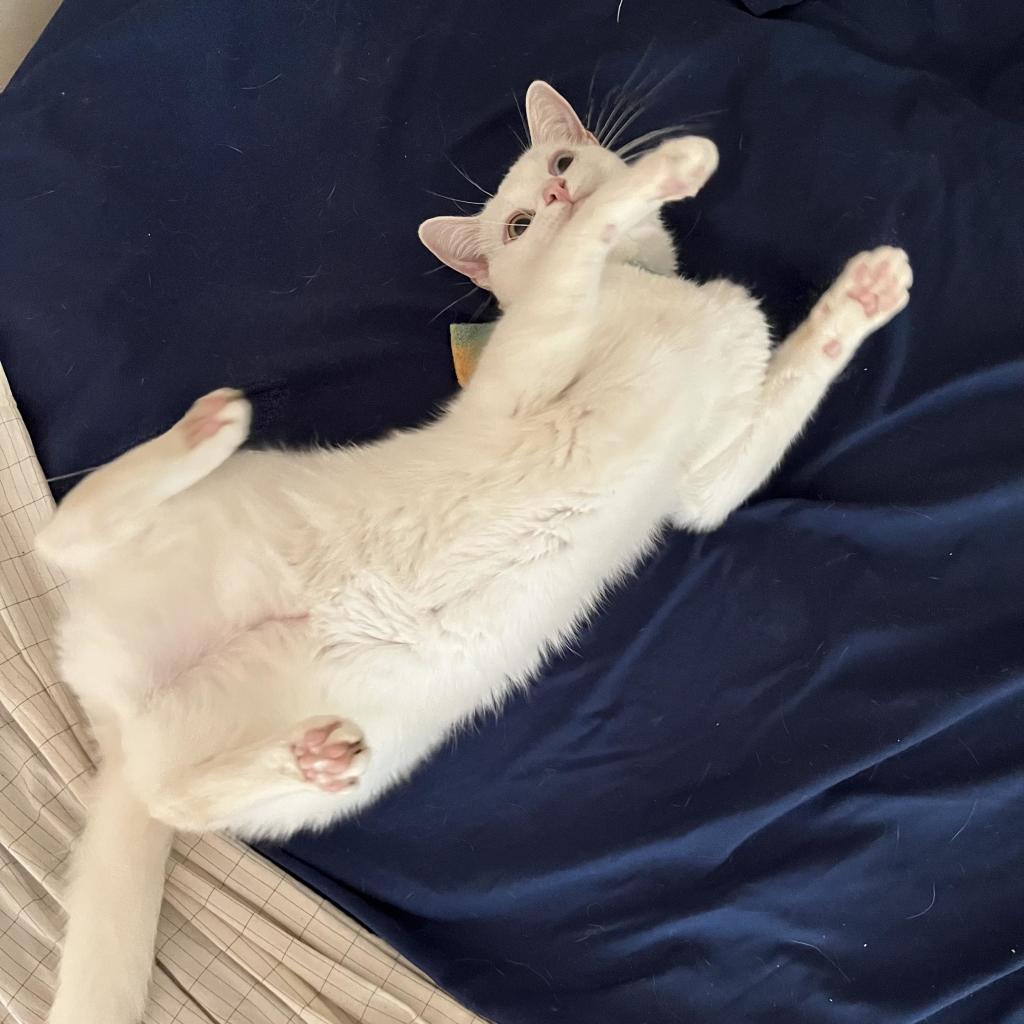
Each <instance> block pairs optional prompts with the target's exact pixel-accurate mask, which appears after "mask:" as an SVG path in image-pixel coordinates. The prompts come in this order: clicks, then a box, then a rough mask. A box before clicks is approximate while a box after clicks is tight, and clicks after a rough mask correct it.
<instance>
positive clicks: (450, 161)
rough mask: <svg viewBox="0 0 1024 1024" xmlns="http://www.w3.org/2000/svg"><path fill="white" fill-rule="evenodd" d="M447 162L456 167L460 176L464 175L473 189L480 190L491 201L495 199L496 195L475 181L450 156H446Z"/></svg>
mask: <svg viewBox="0 0 1024 1024" xmlns="http://www.w3.org/2000/svg"><path fill="white" fill-rule="evenodd" d="M445 160H447V161H448V163H450V164H451V165H452V167H454V168H455V170H456V171H457V172H458V173H459V174H460V175H462V177H463V178H465V180H466V181H468V182H469V183H470V185H472V186H473V188H476V189H479V190H480V191H481V192H482V193H483V194H484V195H485V196H487V197H488V198H489V199H493V198H494V193H493V192H488V191H487V189H485V188H484V187H483V185H481V184H479V183H478V182H476V181H474V180H473V179H472V178H471V177H470V176H469V175H468V174H467V173H466V172H465V171H464V170H463V169H462V168H461V167H460V166H459V165H458V164H457V163H456V162H455V161H454V160H453V159H452V158H451V157H450V156H445Z"/></svg>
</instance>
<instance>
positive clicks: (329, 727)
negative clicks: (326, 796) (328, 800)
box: [292, 718, 369, 793]
mask: <svg viewBox="0 0 1024 1024" xmlns="http://www.w3.org/2000/svg"><path fill="white" fill-rule="evenodd" d="M292 753H293V754H294V756H295V765H296V767H297V768H298V770H299V773H300V775H301V776H302V778H303V779H304V780H305V781H306V782H310V783H312V784H313V785H314V786H316V787H317V788H318V789H322V790H323V791H324V792H325V793H340V792H342V791H343V790H346V789H350V788H351V787H352V786H354V785H356V783H357V782H358V780H359V776H360V775H362V774H363V772H364V771H365V770H366V764H367V761H368V760H369V751H368V750H367V749H366V742H365V740H364V738H363V733H362V730H361V729H360V728H359V726H357V725H355V724H354V723H353V722H349V721H347V720H345V719H339V718H317V719H312V720H310V721H308V722H306V723H305V724H304V725H303V726H302V727H301V728H300V729H299V732H298V737H297V739H296V740H295V742H293V743H292Z"/></svg>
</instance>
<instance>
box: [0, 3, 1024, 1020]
mask: <svg viewBox="0 0 1024 1024" xmlns="http://www.w3.org/2000/svg"><path fill="white" fill-rule="evenodd" d="M637 69H639V70H637ZM631 74H632V75H633V84H634V85H637V86H639V85H642V84H643V83H645V82H648V84H653V83H656V82H663V84H662V85H661V87H660V89H658V91H657V92H656V94H655V95H654V96H653V97H651V98H650V101H649V109H648V111H647V112H646V113H645V114H644V115H643V117H642V118H640V119H639V120H638V121H637V122H636V124H635V126H634V127H635V129H636V131H637V132H638V133H639V132H643V131H646V130H649V129H651V128H654V127H658V126H661V125H664V124H671V123H677V122H679V121H684V120H693V121H694V122H695V123H696V124H697V125H698V126H699V127H700V128H701V130H704V131H706V132H707V134H709V135H710V136H711V137H712V138H714V140H715V141H716V142H717V144H718V146H719V149H720V152H721V165H720V170H719V172H718V173H717V174H716V176H715V178H714V179H713V181H712V182H711V183H710V184H709V186H708V187H707V189H706V190H705V191H704V192H703V193H702V194H701V196H700V197H699V198H698V199H697V200H695V201H694V202H692V203H686V204H680V205H678V206H677V207H675V208H673V209H672V210H671V212H670V213H669V215H668V216H669V221H670V223H671V226H672V227H673V229H674V231H675V232H676V233H677V236H678V237H679V238H680V240H681V247H682V259H681V267H682V269H683V271H684V272H686V273H688V274H691V275H693V276H696V277H699V278H710V277H714V276H720V275H727V276H731V277H733V278H735V279H737V280H739V281H742V282H744V283H746V284H748V285H749V286H751V287H752V288H753V289H754V290H755V291H756V293H757V294H759V295H762V296H763V297H764V305H765V308H766V310H767V311H768V313H769V314H770V316H771V317H772V319H773V321H774V323H775V324H776V325H777V327H778V329H779V333H780V334H781V333H782V332H784V331H785V330H786V329H788V328H789V327H791V326H793V325H794V324H795V323H796V322H798V320H799V319H800V318H801V316H802V315H803V314H804V313H805V312H806V311H807V309H809V307H810V305H811V303H812V301H813V299H814V297H815V296H816V295H817V294H818V293H819V292H820V291H821V290H822V289H823V288H824V287H825V286H826V285H827V284H828V283H829V281H830V280H831V278H832V277H833V276H834V275H835V274H836V273H837V272H838V270H839V269H840V267H841V265H842V263H843V262H844V261H845V259H846V258H847V257H848V256H850V255H852V254H853V253H855V252H857V251H858V250H860V249H864V248H869V247H873V246H875V245H878V244H900V245H903V246H904V247H905V248H907V249H908V251H909V252H910V255H911V259H912V261H913V263H914V268H915V275H916V280H915V286H914V291H913V298H912V301H911V306H910V308H909V309H908V310H907V311H906V312H905V313H903V314H902V315H901V316H900V317H899V318H898V319H897V320H896V321H895V322H894V323H893V324H891V325H890V326H889V327H888V328H886V329H885V330H884V331H882V332H880V334H879V335H877V336H876V337H875V338H874V339H872V340H871V341H870V342H869V343H867V344H866V345H865V346H864V347H863V348H862V349H861V350H860V352H859V353H858V355H857V356H856V358H855V359H854V361H853V364H852V365H851V366H850V368H849V370H848V372H847V373H846V374H845V375H844V376H843V378H842V379H841V380H840V381H839V382H838V383H837V384H836V386H835V388H834V390H833V391H832V393H831V394H830V396H829V398H828V400H827V401H826V403H825V405H824V407H823V408H822V410H821V412H820V413H819V415H818V416H817V417H816V418H815V420H814V422H813V423H812V425H811V427H810V429H809V430H808V431H807V433H806V435H805V437H804V438H803V439H802V440H801V441H800V442H799V444H798V445H797V446H796V448H795V449H794V450H793V451H792V452H791V454H790V455H789V457H788V458H787V459H786V461H785V464H784V466H783V467H782V469H781V470H780V471H779V473H778V474H777V475H776V477H775V478H774V480H773V481H772V482H771V484H770V485H769V486H768V487H767V488H766V490H765V491H764V492H763V493H762V494H761V495H759V496H758V497H757V498H756V499H755V500H754V501H752V502H751V503H750V504H749V505H748V506H747V507H746V508H745V509H743V510H741V511H740V512H739V513H737V514H736V515H734V516H733V517H732V519H731V520H730V521H729V522H728V523H727V524H726V526H725V527H724V528H723V529H721V530H720V531H718V532H716V533H715V534H713V535H710V536H707V537H700V538H697V537H688V536H681V535H677V536H673V537H672V538H671V539H670V540H669V542H668V543H667V544H666V545H665V546H664V547H663V548H662V550H661V551H660V552H659V553H658V554H657V555H655V556H654V557H653V558H652V559H651V560H650V561H649V562H648V563H646V564H645V565H644V567H643V568H642V569H641V571H640V572H639V573H638V574H637V577H636V578H635V579H634V580H632V581H631V582H630V583H629V584H628V585H627V586H625V587H623V588H622V589H620V590H619V591H618V592H617V593H616V594H615V595H614V596H613V597H612V598H611V599H610V600H609V601H608V602H607V604H606V606H605V607H604V609H603V610H602V612H601V614H600V615H599V616H598V617H597V619H596V620H595V621H594V622H593V623H592V624H591V625H590V626H589V627H588V628H587V629H586V630H585V632H584V633H583V635H582V636H581V638H580V640H579V643H578V644H577V645H576V650H575V651H574V652H573V653H572V654H570V655H567V656H566V657H564V658H562V659H560V660H559V661H557V662H556V663H554V664H553V665H551V666H550V668H549V669H548V670H547V671H546V672H545V673H544V676H543V678H542V679H541V680H539V681H538V683H537V684H536V686H535V687H534V688H533V690H532V692H531V693H530V694H529V695H528V696H525V697H523V698H522V699H519V700H517V701H515V702H514V703H513V704H512V705H511V706H510V707H509V708H508V709H507V711H506V712H505V714H504V715H503V716H502V717H501V718H500V719H499V720H497V721H488V722H485V723H482V724H481V725H480V727H479V728H478V729H475V730H473V731H471V732H469V733H467V734H466V735H464V736H461V737H460V738H459V739H458V741H457V742H456V743H454V744H452V745H451V746H450V747H448V748H446V749H445V750H443V751H442V752H441V753H440V754H439V755H438V756H437V757H436V758H435V759H434V760H433V761H432V762H431V763H430V764H429V765H428V766H427V767H425V768H424V769H423V770H422V771H420V772H419V773H418V774H417V775H416V776H415V778H414V779H413V780H412V781H411V782H410V783H409V784H408V785H407V786H405V787H404V788H402V789H401V790H400V791H397V792H395V793H394V794H392V795H391V796H390V797H389V798H387V799H386V800H384V801H383V802H382V803H381V804H379V805H378V806H377V807H375V808H374V809H373V810H372V811H371V812H369V813H367V814H365V815H364V816H362V817H361V818H360V819H359V820H358V821H356V822H352V823H349V824H346V825H344V826H342V827H339V828H337V829H335V830H333V831H331V832H329V833H327V834H325V835H320V836H317V837H302V838H298V839H296V840H294V841H292V842H291V843H289V844H288V845H287V846H285V847H283V848H274V849H266V850H264V851H263V852H265V853H266V854H267V855H268V856H270V857H271V858H272V859H273V860H275V861H276V862H277V863H278V864H280V865H281V866H283V867H284V868H286V869H287V870H288V871H290V872H292V873H293V874H294V875H295V876H296V877H297V878H299V879H301V880H303V881H305V882H306V883H308V884H309V885H310V886H312V887H313V889H314V890H315V891H316V892H317V893H318V894H320V895H322V896H324V897H326V898H327V899H328V900H331V901H333V902H335V903H336V904H337V905H338V906H339V907H341V908H343V909H344V910H346V911H347V912H349V913H351V914H353V915H354V916H355V917H357V918H358V919H359V920H360V921H362V922H363V923H364V924H366V925H367V926H368V927H370V928H371V929H373V931H374V932H376V933H377V934H378V935H379V936H381V937H382V938H384V939H386V940H387V941H388V942H390V943H392V944H393V945H394V946H395V947H396V948H397V949H398V950H399V951H400V952H401V953H402V954H404V955H405V956H407V957H409V958H410V960H412V961H413V962H415V963H416V964H417V965H418V966H419V967H421V968H423V969H424V970H426V971H427V972H428V973H429V974H431V976H433V977H434V978H435V979H436V980H438V981H439V982H440V983H441V984H442V985H443V986H445V987H446V988H447V989H448V990H449V991H450V992H451V993H452V994H453V995H454V996H456V997H457V998H458V999H459V1000H460V1001H462V1002H463V1003H465V1004H466V1005H469V1006H471V1007H472V1008H473V1009H474V1010H476V1011H477V1012H479V1013H481V1014H483V1015H486V1016H488V1017H490V1018H491V1019H493V1020H494V1021H496V1022H498V1024H604V1022H611V1021H615V1022H616V1024H669V1022H676V1021H684V1020H685V1021H694V1022H697V1021H699V1022H701V1024H736V1022H738V1021H743V1022H744V1024H773V1022H777V1021H784V1022H786V1024H864V1022H868V1021H871V1022H874V1021H885V1022H886V1024H911V1022H914V1024H919V1022H921V1024H923V1022H925V1021H927V1022H928V1024H1021V1022H1022V1021H1024V977H1022V973H1021V971H1020V970H1019V968H1020V966H1021V964H1022V963H1024V959H1022V958H1024V933H1022V930H1021V919H1022V917H1021V907H1024V871H1022V870H1021V869H1022V861H1024V829H1022V828H1021V826H1020V818H1021V813H1022V810H1024V808H1022V804H1024V799H1022V796H1021V793H1022V792H1024V720H1022V719H1024V704H1022V689H1024V644H1022V641H1024V628H1022V625H1021V616H1020V606H1021V579H1022V574H1024V543H1022V541H1024V525H1022V524H1024V445H1022V443H1021V439H1022V437H1024V402H1022V401H1021V394H1022V387H1024V363H1022V354H1024V313H1022V304H1021V299H1022V296H1024V189H1021V187H1020V181H1021V168H1022V167H1024V8H1022V7H1021V5H1020V4H1019V3H1018V2H1017V0H990V2H987V3H985V4H984V5H980V4H978V5H970V4H964V3H961V2H958V0H931V2H929V3H893V2H892V0H829V2H826V0H805V2H802V3H799V2H798V3H790V4H781V3H778V2H775V3H771V2H762V3H755V2H749V3H745V4H744V3H739V2H733V0H700V2H696V0H694V2H691V3H687V4H679V3H669V2H667V0H666V2H662V3H655V4H652V3H640V2H638V0H625V2H624V3H622V4H619V5H618V10H616V3H615V2H612V3H608V4H602V5H595V4H592V3H584V2H583V0H566V2H564V3H562V4H559V5H551V4H549V3H548V4H541V3H533V2H529V3H527V2H524V3H519V4H515V5H485V4H471V3H468V2H449V3H440V2H434V3H426V2H402V3H400V2H398V0H373V2H371V0H350V2H347V3H346V2H339V3H334V2H331V0H324V2H316V0H311V2H309V3H304V4H300V5H292V4H280V3H271V2H269V0H253V2H252V3H250V4H247V5H239V4H236V3H229V2H227V0H222V2H207V3H188V2H186V3H181V2H176V0H175V2H172V0H140V2H138V3H126V2H123V0H121V2H116V0H105V2H103V3H97V2H91V3H88V4H87V3H85V2H84V0H65V4H64V7H63V8H62V10H61V12H60V14H59V15H58V17H57V19H56V21H55V23H54V24H53V25H52V26H51V29H50V30H48V32H47V34H46V35H44V37H43V39H42V41H41V43H40V45H39V46H38V47H37V48H36V50H35V51H34V52H33V54H32V55H31V56H30V59H29V61H28V63H27V65H26V67H25V68H24V69H23V70H22V72H21V73H20V75H19V76H18V77H17V78H16V79H15V81H14V83H13V85H12V86H11V88H10V89H9V90H8V92H7V94H6V95H4V96H3V97H0V232H2V235H3V241H2V244H0V358H2V361H3V364H4V366H5V368H6V370H7V373H8V375H9V377H10V380H11V385H12V388H13V391H14V394H15V397H16V398H17V400H18V403H19V405H20V407H21V409H22V411H23V413H24V415H25V419H26V422H27V425H28V428H29V431H30V433H31V434H32V437H33V440H34V442H35V444H36V447H37V450H38V452H39V455H40V459H41V462H42V465H43V468H44V470H45V472H46V474H47V475H48V476H56V475H61V474H66V473H73V472H75V471H78V470H81V469H83V468H86V467H88V466H92V465H95V464H97V463H99V462H102V461H104V460H106V459H108V458H110V457H112V456H114V455H115V454H117V453H119V452H120V451H122V450H124V449H125V448H127V447H128V446H129V445H131V444H133V443H135V442H137V441H139V440H141V439H142V438H145V437H147V436H150V435H152V434H154V433H156V432H157V431H158V430H160V429H162V428H164V427H165V426H166V425H167V424H169V423H170V422H172V421H173V420H174V419H175V418H176V417H177V416H179V415H180V413H181V412H182V411H183V409H184V408H186V407H187V406H188V404H189V402H190V401H191V400H192V399H193V398H194V397H195V396H196V395H197V394H199V393H202V392H204V391H206V390H209V389H211V388H213V387H217V386H220V385H223V384H226V383H230V384H234V385H236V386H239V387H243V388H246V389H247V390H249V391H250V392H251V393H252V397H253V400H254V403H255V408H256V420H255V431H256V440H257V442H258V443H280V442H284V443H289V444H303V443H308V442H310V441H313V440H319V441H331V442H343V441H350V440H361V439H365V438H369V437H376V436H379V435H380V434H381V433H382V432H384V431H386V430H387V429H389V428H392V427H396V426H403V425H408V424H411V423H415V422H417V421H419V420H420V419H422V418H423V417H424V416H425V415H427V414H429V413H430V412H432V411H433V410H434V409H436V407H437V405H438V403H439V402H440V401H442V400H443V399H444V398H445V397H446V396H447V395H448V394H450V393H451V391H452V389H453V388H454V386H455V382H454V376H453V373H452V365H451V357H450V353H449V351H448V345H447V337H448V330H447V322H448V319H449V318H456V319H468V318H469V317H470V315H471V314H473V313H474V311H475V310H476V309H477V307H478V306H479V302H480V299H479V296H477V295H472V296H467V297H466V298H465V299H463V300H462V301H459V300H458V297H459V296H460V294H462V293H463V292H464V291H466V290H467V286H463V285H462V283H461V281H460V280H458V279H457V278H456V276H455V275H454V274H450V273H449V272H448V271H447V270H445V271H441V272H439V273H437V274H428V273H427V272H428V271H430V270H431V269H432V268H433V266H434V264H433V262H432V259H431V257H430V256H429V254H428V253H427V252H426V251H425V250H423V249H421V248H420V247H419V245H418V243H417V241H416V237H415V229H416V226H417V224H418V223H419V222H420V221H421V220H422V219H424V218H425V217H427V216H430V215H433V214H436V213H442V212H450V211H449V209H448V207H447V206H446V203H445V201H444V200H442V199H439V198H437V197H435V196H433V195H430V194H429V192H428V190H431V191H433V192H439V193H444V194H447V195H452V196H459V197H462V198H465V199H473V198H474V196H473V194H472V191H473V188H472V186H471V185H470V184H468V183H467V182H466V181H464V180H463V178H462V177H460V174H459V172H458V171H457V170H456V169H455V168H453V166H452V164H453V163H454V164H457V165H458V166H459V168H461V169H462V170H463V171H464V172H465V173H466V174H467V175H468V176H470V177H472V178H473V179H475V180H477V181H479V182H480V183H481V184H482V185H483V186H484V187H487V188H490V187H493V185H494V184H495V183H496V182H497V181H498V180H499V178H500V175H501V173H502V170H503V168H504V166H505V165H506V164H507V163H508V162H509V161H510V160H511V159H512V158H513V157H514V155H515V153H516V152H517V147H518V143H517V141H516V139H515V138H514V135H513V132H512V131H511V129H513V128H519V127H520V126H519V121H518V115H517V113H516V110H515V106H514V104H513V99H512V94H513V92H516V93H518V94H520V95H521V94H522V92H523V90H524V89H525V87H526V86H527V85H528V84H529V82H530V80H531V79H533V78H535V77H544V78H547V79H548V80H549V81H551V82H552V83H553V84H554V85H555V86H556V87H558V88H559V89H561V90H562V91H563V92H564V93H565V95H566V96H567V97H568V98H569V99H570V100H572V101H573V102H575V103H576V104H577V105H578V106H579V107H580V108H581V109H584V110H585V109H586V107H587V105H588V93H589V92H590V83H591V80H592V78H593V83H594V86H593V93H594V95H595V97H596V103H595V106H596V107H597V108H598V109H599V108H600V104H601V100H602V99H603V97H604V96H605V95H606V94H607V93H608V91H609V90H610V89H611V88H612V87H613V86H615V85H621V84H622V83H624V82H626V81H627V80H628V79H629V77H630V75H631ZM666 76H668V77H667V78H666ZM453 300H455V305H454V306H453V307H452V309H451V310H450V311H449V312H447V313H444V314H442V315H441V316H440V317H438V318H437V319H433V320H432V319H431V318H432V317H434V316H435V314H437V313H438V311H439V310H441V309H442V307H444V306H445V305H446V304H448V303H449V302H452V301H453ZM481 315H484V316H486V315H487V312H486V311H484V312H483V313H482V314H481ZM55 410H60V415H59V416H57V415H55V414H54V411H55ZM63 485H64V482H58V483H57V484H56V487H57V489H58V490H59V489H60V487H61V486H63Z"/></svg>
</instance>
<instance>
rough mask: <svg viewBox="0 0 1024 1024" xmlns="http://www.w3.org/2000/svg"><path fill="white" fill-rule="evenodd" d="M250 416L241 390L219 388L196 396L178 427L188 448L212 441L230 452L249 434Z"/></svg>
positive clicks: (248, 406)
mask: <svg viewBox="0 0 1024 1024" xmlns="http://www.w3.org/2000/svg"><path fill="white" fill-rule="evenodd" d="M251 417H252V411H251V407H250V405H249V403H248V402H247V401H246V399H245V397H244V396H243V395H242V392H241V391H236V390H235V389H234V388H220V389H218V390H217V391H211V392H210V393H209V394H208V395H203V397H202V398H200V399H198V400H197V401H196V402H195V403H194V404H193V405H192V408H191V409H189V411H188V412H187V413H185V415H184V417H182V419H181V420H180V421H179V422H178V425H177V429H178V430H179V431H180V436H181V439H182V440H183V441H184V443H185V445H186V447H187V448H189V449H190V450H192V449H196V448H199V447H200V446H201V445H203V446H205V445H207V444H210V443H212V444H214V445H216V447H217V448H223V449H226V450H227V454H230V453H231V452H233V451H235V449H237V448H238V447H239V446H240V445H241V444H242V443H243V442H244V441H245V439H246V438H247V437H248V436H249V421H250V419H251Z"/></svg>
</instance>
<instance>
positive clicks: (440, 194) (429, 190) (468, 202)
mask: <svg viewBox="0 0 1024 1024" xmlns="http://www.w3.org/2000/svg"><path fill="white" fill-rule="evenodd" d="M423 191H424V192H427V193H429V194H430V195H432V196H437V198H438V199H447V200H448V201H449V202H452V203H455V205H456V206H486V205H487V204H486V203H480V202H477V200H475V199H456V198H455V196H446V195H445V194H444V193H443V192H435V191H434V190H433V189H432V188H425V189H424V190H423Z"/></svg>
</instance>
